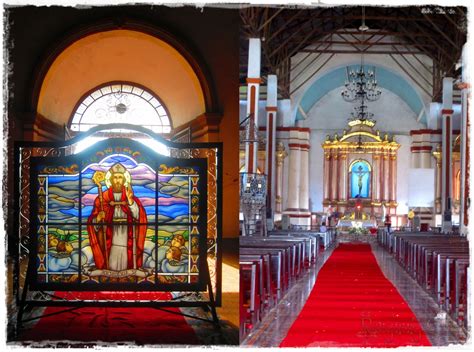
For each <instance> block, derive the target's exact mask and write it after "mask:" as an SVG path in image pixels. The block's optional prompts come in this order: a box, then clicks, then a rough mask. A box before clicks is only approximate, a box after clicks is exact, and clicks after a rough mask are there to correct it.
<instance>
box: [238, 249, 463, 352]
mask: <svg viewBox="0 0 474 352" xmlns="http://www.w3.org/2000/svg"><path fill="white" fill-rule="evenodd" d="M334 248H335V247H332V248H331V249H329V250H328V251H326V252H324V253H323V257H322V258H321V260H320V261H318V263H317V265H315V266H314V267H312V268H310V270H309V271H308V272H307V273H306V274H305V275H304V276H302V277H301V278H299V279H298V280H297V281H296V282H295V283H294V285H293V287H292V288H291V289H290V290H289V291H288V293H287V294H286V296H285V297H284V298H283V299H282V300H281V302H280V303H279V304H278V305H277V306H276V307H275V308H274V309H273V310H272V311H270V312H269V313H268V314H267V315H266V316H265V318H264V320H263V321H262V322H261V324H260V325H259V326H258V327H256V329H255V331H254V332H252V333H251V334H250V335H249V336H248V337H247V338H246V339H245V340H244V341H243V342H242V344H241V345H242V346H259V347H275V346H279V345H280V343H281V341H282V340H283V339H284V338H285V336H286V335H287V333H288V330H289V329H290V327H291V325H292V324H293V322H294V321H295V320H296V318H297V317H298V315H299V313H300V312H301V310H302V309H303V306H304V304H305V303H306V300H307V298H308V296H309V295H310V293H311V290H312V288H313V286H314V283H315V282H316V279H317V275H318V272H319V270H320V269H321V267H322V266H323V265H324V263H325V262H326V260H327V259H328V258H329V256H330V255H331V254H332V251H333V249H334ZM372 252H373V253H374V256H375V258H376V259H377V262H378V264H379V266H380V268H381V269H382V272H383V273H384V275H385V276H386V277H387V278H388V279H389V280H390V281H391V282H392V283H393V284H394V285H395V287H396V288H397V289H398V291H399V292H400V294H401V295H402V297H403V298H404V299H405V301H406V302H407V303H408V305H409V306H410V308H411V309H412V311H413V313H414V314H415V315H416V317H417V319H418V321H419V322H420V324H421V326H422V327H423V329H424V331H425V333H426V334H427V336H428V338H429V340H430V342H431V344H432V345H433V346H446V345H449V344H462V343H464V342H465V341H466V335H465V333H464V332H463V330H462V329H461V328H459V327H458V326H457V325H456V324H455V323H454V322H453V321H452V320H451V319H450V318H449V317H448V318H447V319H446V320H441V319H436V316H437V314H438V312H439V309H438V307H437V305H436V303H435V301H434V300H433V299H432V298H431V297H430V296H429V295H428V294H427V293H426V292H425V291H424V290H423V289H422V288H421V287H420V286H419V285H418V284H417V283H416V281H415V280H413V279H412V278H411V277H410V276H409V275H408V274H407V273H406V272H405V271H404V270H403V269H402V267H401V266H400V265H399V264H398V263H397V262H396V261H395V260H394V259H393V258H392V256H391V255H390V254H389V253H387V252H386V251H385V250H384V249H383V248H382V247H380V246H379V245H378V244H376V243H372Z"/></svg>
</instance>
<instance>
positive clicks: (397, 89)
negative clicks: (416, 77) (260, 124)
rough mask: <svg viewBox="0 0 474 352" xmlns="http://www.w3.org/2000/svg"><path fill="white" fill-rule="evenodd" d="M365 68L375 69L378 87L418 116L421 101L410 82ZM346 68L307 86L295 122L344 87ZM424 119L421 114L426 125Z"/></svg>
mask: <svg viewBox="0 0 474 352" xmlns="http://www.w3.org/2000/svg"><path fill="white" fill-rule="evenodd" d="M366 66H368V67H375V69H376V73H377V83H378V85H379V86H380V87H382V88H384V89H387V90H389V91H391V92H392V93H394V94H395V95H397V96H398V97H400V99H402V100H403V101H405V102H406V103H407V105H408V106H409V107H410V109H411V110H412V111H413V112H414V113H415V114H416V116H418V115H419V114H420V113H421V112H422V111H423V109H424V102H423V99H422V97H421V96H420V94H419V92H418V91H417V90H416V89H415V88H414V87H413V85H412V84H411V83H410V82H408V81H407V80H405V79H404V78H403V77H402V76H400V75H398V74H397V73H395V72H393V71H392V70H390V69H387V68H385V67H383V66H380V65H366ZM346 67H347V66H340V67H337V68H334V69H333V70H330V71H329V72H326V73H324V74H323V75H322V76H320V77H318V78H317V79H316V80H314V81H313V82H312V83H311V84H310V85H309V86H308V88H307V89H306V90H305V92H304V93H303V94H302V95H301V97H300V99H299V100H298V102H297V106H298V109H296V116H295V119H296V121H298V120H303V119H304V114H305V113H308V112H309V111H310V109H311V108H312V107H313V106H314V105H315V104H316V103H317V102H318V101H319V100H320V99H322V98H323V97H324V96H325V95H326V94H328V93H329V92H330V91H332V90H334V89H337V88H339V87H343V86H344V83H345V82H344V80H345V77H346ZM349 67H351V68H353V69H355V68H358V67H360V65H359V64H358V65H350V66H349ZM341 101H342V97H341ZM301 110H302V111H301ZM426 119H427V117H426V113H425V112H423V116H422V118H421V120H420V121H421V122H422V123H425V124H426Z"/></svg>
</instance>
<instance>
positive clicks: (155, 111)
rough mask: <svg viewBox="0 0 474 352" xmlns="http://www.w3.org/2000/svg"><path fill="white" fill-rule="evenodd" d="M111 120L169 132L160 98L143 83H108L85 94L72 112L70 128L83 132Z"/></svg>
mask: <svg viewBox="0 0 474 352" xmlns="http://www.w3.org/2000/svg"><path fill="white" fill-rule="evenodd" d="M110 123H129V124H134V125H140V126H143V127H145V128H149V129H150V130H152V131H153V132H156V133H170V132H171V123H170V119H169V116H168V113H167V111H166V109H165V107H164V106H163V104H162V103H161V102H160V100H159V99H158V98H157V97H156V96H155V95H154V94H153V93H151V92H150V91H148V90H147V89H145V88H143V87H138V86H136V85H132V84H128V83H127V84H122V83H117V84H109V85H106V86H103V87H100V88H98V89H96V90H95V91H93V92H92V93H90V94H88V95H87V96H86V97H85V98H83V99H82V100H81V101H80V102H79V103H78V104H77V105H76V109H75V111H74V112H73V117H72V121H71V126H70V128H71V130H72V131H74V132H84V131H87V130H89V129H90V128H92V127H94V126H97V125H103V124H110Z"/></svg>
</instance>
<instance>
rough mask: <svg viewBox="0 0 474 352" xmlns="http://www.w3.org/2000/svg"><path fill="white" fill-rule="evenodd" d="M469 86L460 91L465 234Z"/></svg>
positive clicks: (464, 227)
mask: <svg viewBox="0 0 474 352" xmlns="http://www.w3.org/2000/svg"><path fill="white" fill-rule="evenodd" d="M469 91H470V88H469V87H468V86H467V84H466V86H465V87H464V88H463V89H462V91H461V107H462V111H461V114H462V117H461V209H460V212H459V213H460V218H459V225H460V226H459V228H460V233H461V234H462V235H464V236H467V234H468V229H469V207H468V202H467V199H468V198H469V197H470V194H469V193H470V192H469V189H470V187H469V179H468V177H469V172H470V167H469V166H470V165H469V155H470V153H469V143H470V140H469V139H470V133H469V127H470V123H469V111H468V100H469V95H470V94H469V93H470V92H469Z"/></svg>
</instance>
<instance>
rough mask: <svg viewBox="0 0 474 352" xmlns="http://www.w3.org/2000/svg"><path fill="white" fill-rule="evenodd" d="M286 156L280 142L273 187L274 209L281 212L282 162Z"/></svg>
mask: <svg viewBox="0 0 474 352" xmlns="http://www.w3.org/2000/svg"><path fill="white" fill-rule="evenodd" d="M287 156H288V154H287V152H286V150H285V147H284V145H283V144H282V143H281V142H280V143H278V146H277V152H276V158H277V162H276V163H277V167H276V168H277V172H276V179H275V188H276V200H275V203H276V211H277V212H279V213H281V212H282V210H283V209H282V204H281V202H282V199H283V198H282V188H281V185H282V184H283V163H284V161H285V158H286V157H287Z"/></svg>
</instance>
